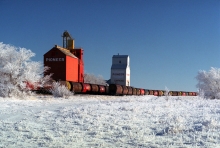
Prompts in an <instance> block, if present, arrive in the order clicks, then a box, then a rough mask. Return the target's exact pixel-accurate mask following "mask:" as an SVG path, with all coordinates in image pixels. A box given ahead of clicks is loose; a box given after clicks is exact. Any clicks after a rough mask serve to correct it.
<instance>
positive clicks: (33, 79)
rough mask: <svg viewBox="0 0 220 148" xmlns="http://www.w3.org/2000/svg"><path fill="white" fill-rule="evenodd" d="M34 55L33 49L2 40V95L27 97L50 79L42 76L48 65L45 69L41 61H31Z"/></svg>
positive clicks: (0, 93) (0, 49)
mask: <svg viewBox="0 0 220 148" xmlns="http://www.w3.org/2000/svg"><path fill="white" fill-rule="evenodd" d="M33 56H35V53H33V52H32V51H31V50H28V49H26V48H18V47H15V46H12V45H8V44H3V43H2V42H0V76H1V79H0V96H2V97H16V96H18V97H25V96H26V95H27V94H30V93H31V91H30V90H31V89H34V88H36V87H38V86H42V85H43V84H44V83H45V82H47V81H48V80H49V79H50V76H46V77H43V76H42V74H43V72H44V71H46V70H47V69H48V67H45V68H44V69H43V66H42V64H41V63H40V62H35V61H31V57H33Z"/></svg>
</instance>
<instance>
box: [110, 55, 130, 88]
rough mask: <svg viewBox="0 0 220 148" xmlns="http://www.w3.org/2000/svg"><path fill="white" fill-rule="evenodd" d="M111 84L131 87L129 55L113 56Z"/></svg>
mask: <svg viewBox="0 0 220 148" xmlns="http://www.w3.org/2000/svg"><path fill="white" fill-rule="evenodd" d="M111 84H118V85H124V86H130V59H129V56H128V55H113V57H112V66H111Z"/></svg>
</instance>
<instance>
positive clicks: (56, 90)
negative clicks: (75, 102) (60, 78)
mask: <svg viewBox="0 0 220 148" xmlns="http://www.w3.org/2000/svg"><path fill="white" fill-rule="evenodd" d="M50 92H51V93H52V94H53V96H54V97H64V98H66V99H67V98H69V97H70V96H72V95H73V93H72V92H70V91H69V90H68V89H67V88H66V86H64V85H61V84H60V83H59V82H53V84H52V89H51V90H50Z"/></svg>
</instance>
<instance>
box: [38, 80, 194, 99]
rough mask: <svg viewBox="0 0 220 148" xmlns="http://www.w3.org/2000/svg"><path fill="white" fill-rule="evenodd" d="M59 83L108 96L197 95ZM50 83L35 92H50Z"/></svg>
mask: <svg viewBox="0 0 220 148" xmlns="http://www.w3.org/2000/svg"><path fill="white" fill-rule="evenodd" d="M59 82H60V84H61V85H64V86H66V88H67V89H68V90H69V91H72V92H74V94H91V95H92V94H94V95H110V96H124V95H126V96H129V95H137V96H143V95H154V96H166V95H169V96H197V93H196V92H186V91H169V92H167V91H166V90H151V89H142V88H135V87H131V86H123V85H117V84H110V85H99V84H90V83H80V82H71V81H59ZM51 88H52V85H48V86H45V87H43V88H39V89H38V90H37V92H39V93H50V91H49V90H50V89H51Z"/></svg>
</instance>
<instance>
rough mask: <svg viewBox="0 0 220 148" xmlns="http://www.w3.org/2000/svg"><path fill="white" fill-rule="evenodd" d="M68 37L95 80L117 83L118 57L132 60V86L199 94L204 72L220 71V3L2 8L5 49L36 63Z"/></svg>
mask: <svg viewBox="0 0 220 148" xmlns="http://www.w3.org/2000/svg"><path fill="white" fill-rule="evenodd" d="M64 30H67V31H68V32H69V33H70V34H71V35H72V37H73V38H75V45H76V46H77V47H82V48H83V49H84V64H85V71H86V72H87V73H93V74H95V75H102V76H103V77H104V78H105V79H109V78H110V68H111V62H112V56H113V55H114V54H118V53H119V54H122V55H129V56H130V63H131V85H132V86H135V87H140V88H146V89H147V88H148V89H164V88H165V86H167V87H168V88H169V89H170V90H185V91H196V90H197V89H196V86H195V85H196V84H197V80H196V79H195V76H196V75H197V72H198V71H199V70H206V71H208V70H209V69H210V67H218V68H219V67H220V1H219V0H78V1H76V0H62V1H61V0H0V42H3V43H5V44H12V45H15V46H19V47H25V48H27V49H31V50H32V51H33V52H34V53H36V57H35V58H33V60H35V61H42V62H43V55H44V53H46V52H47V51H48V50H50V49H51V48H52V47H53V46H54V45H55V44H58V45H60V46H62V38H61V34H62V33H63V31H64Z"/></svg>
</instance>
